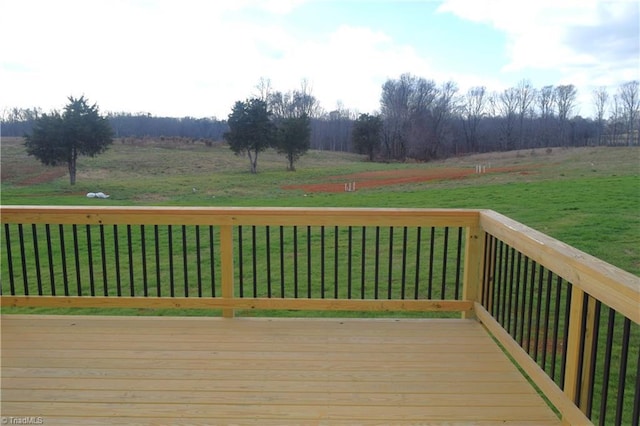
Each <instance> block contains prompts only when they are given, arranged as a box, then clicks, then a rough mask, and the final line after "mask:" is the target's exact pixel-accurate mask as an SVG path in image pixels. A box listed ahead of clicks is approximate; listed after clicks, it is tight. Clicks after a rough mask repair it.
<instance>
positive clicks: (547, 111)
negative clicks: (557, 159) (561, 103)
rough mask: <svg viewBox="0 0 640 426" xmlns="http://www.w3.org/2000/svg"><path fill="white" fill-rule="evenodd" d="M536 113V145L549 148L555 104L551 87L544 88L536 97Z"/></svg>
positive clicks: (554, 93) (553, 91) (554, 92)
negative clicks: (538, 115) (537, 120)
mask: <svg viewBox="0 0 640 426" xmlns="http://www.w3.org/2000/svg"><path fill="white" fill-rule="evenodd" d="M536 103H537V106H538V112H539V114H540V118H539V125H538V140H539V143H538V145H541V146H549V145H550V144H551V136H552V130H551V128H552V126H551V123H552V121H553V119H554V114H555V111H554V106H555V103H556V90H555V88H554V87H553V86H544V87H543V88H542V89H540V90H539V91H538V93H537V96H536Z"/></svg>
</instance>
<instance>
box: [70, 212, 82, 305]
mask: <svg viewBox="0 0 640 426" xmlns="http://www.w3.org/2000/svg"><path fill="white" fill-rule="evenodd" d="M72 230H73V253H74V256H75V266H76V285H77V286H78V296H82V280H81V277H80V253H79V248H78V226H77V225H75V224H74V225H72Z"/></svg>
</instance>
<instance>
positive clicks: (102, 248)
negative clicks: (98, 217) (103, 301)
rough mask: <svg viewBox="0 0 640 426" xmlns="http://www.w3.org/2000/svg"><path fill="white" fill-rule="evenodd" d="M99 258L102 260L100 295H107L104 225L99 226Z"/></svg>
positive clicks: (107, 281)
mask: <svg viewBox="0 0 640 426" xmlns="http://www.w3.org/2000/svg"><path fill="white" fill-rule="evenodd" d="M100 257H101V258H102V293H103V296H108V295H109V280H108V278H107V248H106V247H105V242H104V225H102V224H100Z"/></svg>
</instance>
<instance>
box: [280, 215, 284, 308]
mask: <svg viewBox="0 0 640 426" xmlns="http://www.w3.org/2000/svg"><path fill="white" fill-rule="evenodd" d="M284 293H285V291H284V226H280V297H282V298H284Z"/></svg>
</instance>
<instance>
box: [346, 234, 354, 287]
mask: <svg viewBox="0 0 640 426" xmlns="http://www.w3.org/2000/svg"><path fill="white" fill-rule="evenodd" d="M352 238H353V230H352V227H351V226H349V241H348V243H347V299H351V278H352V271H351V267H352V259H353V254H352V247H351V242H352Z"/></svg>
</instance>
